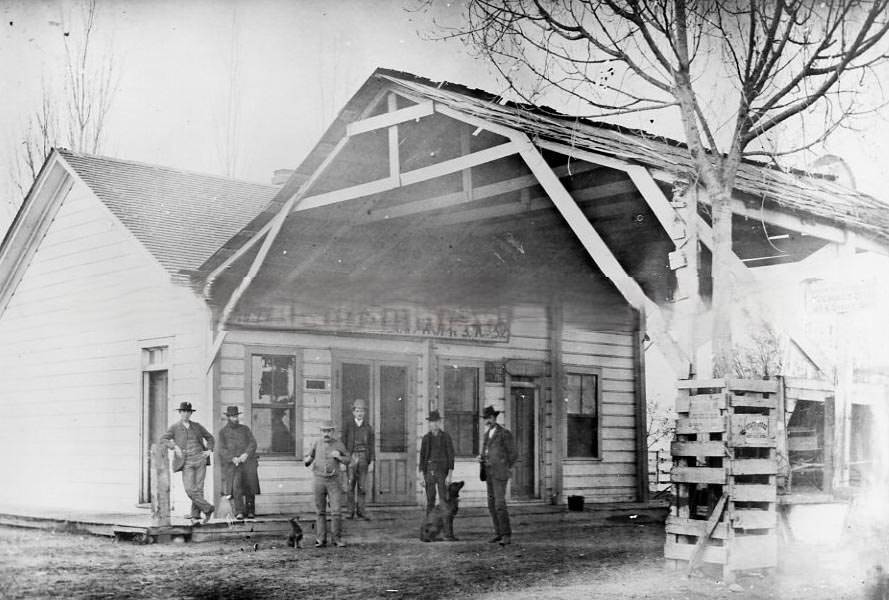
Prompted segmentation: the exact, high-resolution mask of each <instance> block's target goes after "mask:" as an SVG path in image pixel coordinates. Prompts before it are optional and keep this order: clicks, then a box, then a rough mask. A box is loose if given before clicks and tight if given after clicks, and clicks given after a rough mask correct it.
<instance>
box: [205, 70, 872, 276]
mask: <svg viewBox="0 0 889 600" xmlns="http://www.w3.org/2000/svg"><path fill="white" fill-rule="evenodd" d="M387 88H388V89H391V90H393V91H395V92H399V91H401V92H402V93H403V94H405V95H407V96H408V97H412V98H415V99H417V100H418V101H420V100H432V101H433V102H435V103H438V104H442V105H447V106H448V107H450V108H452V109H454V110H457V111H460V112H463V113H465V114H468V115H471V116H474V117H477V118H480V119H483V120H487V121H490V122H492V123H496V124H498V125H503V126H507V127H510V128H513V129H516V130H518V131H522V132H524V133H526V134H527V135H529V136H530V137H531V138H532V140H546V141H551V142H556V143H560V144H562V145H564V146H570V147H573V148H577V149H579V150H583V151H587V152H593V153H596V154H599V155H605V156H609V157H614V158H616V159H619V160H621V161H625V162H626V163H628V164H636V165H642V166H645V167H649V168H652V169H653V170H654V171H657V172H661V173H666V174H667V175H669V176H670V177H673V178H675V179H679V178H684V177H687V176H688V175H689V174H690V173H693V171H694V168H693V161H692V158H691V154H690V152H689V151H688V148H687V147H686V146H685V144H683V143H681V142H678V141H675V140H670V139H667V138H664V137H661V136H656V135H652V134H649V133H647V132H644V131H640V130H635V129H628V128H624V127H620V126H618V125H614V124H610V123H602V122H597V121H592V120H588V119H580V118H577V117H572V116H569V115H564V114H561V113H559V112H557V111H555V110H554V109H551V108H547V107H537V106H531V105H525V104H518V103H514V102H508V101H504V100H502V98H501V97H500V96H497V95H495V94H492V93H490V92H486V91H483V90H478V89H472V88H468V87H466V86H463V85H459V84H455V83H450V82H444V81H442V82H435V81H431V80H429V79H426V78H423V77H419V76H417V75H413V74H411V73H405V72H400V71H394V70H390V69H383V68H380V69H377V70H376V71H374V73H373V74H372V75H371V76H370V77H369V78H368V80H367V81H366V82H365V83H364V85H362V86H361V88H360V89H359V90H358V91H357V92H356V93H355V95H354V96H352V97H351V98H350V99H349V100H348V102H347V103H346V105H345V106H344V107H343V109H342V110H341V111H340V113H339V114H338V115H337V117H336V119H335V120H334V121H333V123H331V124H330V126H329V127H328V128H327V130H326V131H325V133H324V134H323V136H322V137H321V139H320V140H319V141H318V143H317V144H316V145H315V147H314V148H313V149H312V151H311V152H309V154H308V155H307V156H306V158H305V159H304V160H303V161H302V162H301V163H300V164H299V166H298V167H297V168H296V169H295V170H294V173H293V175H292V176H291V178H290V179H289V180H288V181H287V183H286V184H285V185H284V186H283V187H282V188H281V189H280V191H279V192H278V194H277V195H276V196H275V198H274V199H273V200H272V201H271V202H270V203H269V204H268V205H266V207H265V209H264V210H263V211H262V212H260V213H258V214H257V215H256V217H255V218H254V219H253V220H252V221H250V222H249V223H248V224H247V225H246V226H245V227H244V229H242V230H241V231H240V232H238V233H237V234H236V235H235V236H234V237H232V239H230V240H229V241H228V242H227V243H225V244H224V245H223V246H222V247H221V248H220V249H219V251H218V252H217V253H216V254H214V255H213V256H212V257H211V258H210V259H209V260H208V261H207V262H206V263H205V264H204V265H203V266H202V267H201V269H200V271H201V273H202V274H203V275H207V274H209V273H211V272H212V271H213V270H214V269H215V268H216V267H217V266H219V265H220V264H222V263H224V262H225V260H226V259H228V258H229V257H231V256H232V255H233V254H234V253H235V252H236V251H237V250H238V249H239V248H241V246H243V245H244V244H245V243H246V242H248V241H249V240H251V238H253V237H254V236H255V235H256V234H257V233H258V232H259V231H260V230H261V229H262V228H263V227H264V226H265V225H266V224H267V223H268V222H269V221H270V220H271V219H272V218H273V217H274V215H275V214H276V213H277V212H278V211H279V210H280V208H281V207H282V206H283V204H284V203H285V202H286V201H287V200H288V199H289V198H290V197H291V196H293V194H295V193H296V192H297V191H298V190H299V188H300V186H301V185H302V184H303V182H305V181H306V180H307V179H308V178H309V177H310V176H311V175H312V173H313V172H314V171H315V170H316V169H317V168H318V166H319V165H320V164H321V163H322V161H323V160H324V159H325V157H326V156H327V155H328V154H329V153H330V152H331V150H332V149H333V148H334V147H335V146H336V144H337V143H338V142H339V140H340V139H341V138H342V137H343V136H345V135H346V126H347V125H348V124H349V123H351V122H352V121H354V120H356V119H357V118H359V115H360V113H361V111H362V110H364V109H366V108H367V106H368V104H369V103H371V102H372V101H373V100H374V99H376V98H378V94H379V93H380V91H381V90H383V89H387ZM735 189H736V191H738V192H740V193H742V194H744V195H745V197H746V199H747V201H748V202H751V201H753V202H755V203H756V206H757V207H759V206H760V205H764V206H765V205H767V206H768V207H770V208H776V209H778V210H783V211H785V212H788V213H792V214H794V215H796V216H799V217H802V218H803V219H806V220H809V219H821V220H823V221H827V222H829V223H832V224H840V225H842V226H846V227H850V228H852V229H856V230H858V231H860V232H862V233H865V234H866V235H869V236H871V237H874V238H878V239H879V240H880V242H881V243H884V244H885V243H886V242H887V241H889V204H887V203H886V202H884V201H881V200H878V199H876V198H874V197H872V196H869V195H867V194H862V193H859V192H856V191H855V190H851V189H849V188H846V187H844V186H842V185H839V184H838V183H836V182H834V181H833V180H832V179H831V178H829V177H826V176H823V175H817V174H807V173H803V172H801V171H798V170H781V169H778V168H775V167H773V166H771V165H766V164H762V163H757V162H753V161H745V162H744V163H742V164H741V166H740V168H739V172H738V174H737V178H736V182H735Z"/></svg>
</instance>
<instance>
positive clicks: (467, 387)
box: [443, 367, 478, 412]
mask: <svg viewBox="0 0 889 600" xmlns="http://www.w3.org/2000/svg"><path fill="white" fill-rule="evenodd" d="M443 395H444V410H445V412H448V411H451V410H454V411H461V412H467V411H468V412H475V410H476V408H477V405H476V400H477V398H478V369H477V368H476V367H445V370H444V391H443Z"/></svg>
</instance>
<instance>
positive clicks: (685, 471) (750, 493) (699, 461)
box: [664, 379, 782, 581]
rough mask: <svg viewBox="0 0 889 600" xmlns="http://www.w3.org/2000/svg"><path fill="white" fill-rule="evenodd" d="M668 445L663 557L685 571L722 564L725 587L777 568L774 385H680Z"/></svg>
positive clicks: (701, 382) (777, 390)
mask: <svg viewBox="0 0 889 600" xmlns="http://www.w3.org/2000/svg"><path fill="white" fill-rule="evenodd" d="M678 387H679V397H678V398H677V401H676V412H677V413H678V419H677V422H676V434H675V439H674V442H673V443H672V445H671V449H670V452H671V455H672V457H673V465H674V466H673V469H672V471H671V481H672V485H673V492H674V498H675V499H674V502H673V505H672V507H671V511H670V513H671V514H670V517H669V518H668V520H667V525H666V531H667V541H666V544H665V547H664V556H665V557H666V558H667V559H668V564H670V565H672V566H673V567H674V568H683V567H684V568H686V569H687V570H688V571H689V572H691V570H692V569H693V568H694V567H695V566H696V565H697V564H698V563H699V562H704V563H711V564H715V565H720V566H721V568H722V571H723V577H724V579H725V580H727V581H730V580H732V579H733V578H734V573H735V572H737V571H741V570H746V569H759V568H772V567H775V566H776V564H777V537H776V526H777V511H776V500H777V486H776V475H777V468H778V464H777V457H776V445H777V436H778V412H779V411H778V408H779V406H780V405H781V403H780V402H779V400H780V394H781V393H782V389H781V386H780V384H779V382H777V381H759V380H738V379H710V380H689V381H681V382H679V386H678Z"/></svg>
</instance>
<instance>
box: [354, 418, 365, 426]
mask: <svg viewBox="0 0 889 600" xmlns="http://www.w3.org/2000/svg"><path fill="white" fill-rule="evenodd" d="M355 424H356V425H358V426H359V427H361V426H362V425H364V419H362V420H360V421H359V420H358V419H355Z"/></svg>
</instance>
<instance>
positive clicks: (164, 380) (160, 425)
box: [139, 369, 169, 504]
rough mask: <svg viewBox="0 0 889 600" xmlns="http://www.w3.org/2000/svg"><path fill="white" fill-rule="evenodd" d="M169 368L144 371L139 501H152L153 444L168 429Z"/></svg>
mask: <svg viewBox="0 0 889 600" xmlns="http://www.w3.org/2000/svg"><path fill="white" fill-rule="evenodd" d="M168 387H169V386H168V373H167V370H166V369H164V370H158V371H143V373H142V478H141V482H140V485H139V502H140V503H143V504H144V503H149V502H151V480H152V477H153V474H152V472H151V445H152V444H156V443H158V440H159V439H160V436H161V434H162V433H164V432H165V431H166V430H167V390H168Z"/></svg>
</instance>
